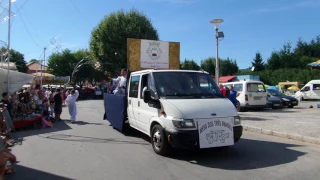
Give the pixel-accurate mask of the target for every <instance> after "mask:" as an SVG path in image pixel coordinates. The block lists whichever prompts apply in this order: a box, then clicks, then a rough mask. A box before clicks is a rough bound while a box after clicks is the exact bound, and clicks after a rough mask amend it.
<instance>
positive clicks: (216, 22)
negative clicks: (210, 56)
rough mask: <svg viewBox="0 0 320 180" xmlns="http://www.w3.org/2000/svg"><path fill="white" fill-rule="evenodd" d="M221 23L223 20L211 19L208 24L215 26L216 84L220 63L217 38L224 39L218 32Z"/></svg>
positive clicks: (221, 33)
mask: <svg viewBox="0 0 320 180" xmlns="http://www.w3.org/2000/svg"><path fill="white" fill-rule="evenodd" d="M222 22H223V19H213V20H211V21H210V23H212V24H214V25H215V31H216V48H217V49H216V53H217V54H216V71H215V76H216V83H219V76H220V63H219V38H224V33H223V32H219V24H220V23H222Z"/></svg>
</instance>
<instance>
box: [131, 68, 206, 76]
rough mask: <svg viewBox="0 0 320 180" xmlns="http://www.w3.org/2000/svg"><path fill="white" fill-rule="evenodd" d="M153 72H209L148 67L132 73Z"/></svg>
mask: <svg viewBox="0 0 320 180" xmlns="http://www.w3.org/2000/svg"><path fill="white" fill-rule="evenodd" d="M151 72H197V73H206V74H209V73H208V72H206V71H194V70H178V69H175V70H172V69H159V70H158V69H147V70H141V71H135V72H132V73H131V75H137V74H145V73H151Z"/></svg>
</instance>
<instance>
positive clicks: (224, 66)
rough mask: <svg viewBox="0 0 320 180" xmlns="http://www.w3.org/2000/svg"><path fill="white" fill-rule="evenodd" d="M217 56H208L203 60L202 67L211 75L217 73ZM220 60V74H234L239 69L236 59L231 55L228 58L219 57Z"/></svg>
mask: <svg viewBox="0 0 320 180" xmlns="http://www.w3.org/2000/svg"><path fill="white" fill-rule="evenodd" d="M215 62H216V58H212V57H210V58H207V59H205V60H202V61H201V68H202V69H203V70H205V71H207V72H208V73H210V74H211V75H215V68H216V63H215ZM219 62H220V75H221V76H228V75H234V74H236V73H237V72H238V71H239V67H238V65H237V62H236V60H232V59H230V58H229V57H228V58H227V59H219Z"/></svg>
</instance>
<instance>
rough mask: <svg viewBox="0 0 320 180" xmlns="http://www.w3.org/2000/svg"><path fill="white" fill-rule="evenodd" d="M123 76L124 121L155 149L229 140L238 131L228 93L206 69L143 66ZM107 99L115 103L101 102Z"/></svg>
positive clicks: (218, 144) (159, 151)
mask: <svg viewBox="0 0 320 180" xmlns="http://www.w3.org/2000/svg"><path fill="white" fill-rule="evenodd" d="M129 76H130V78H129V81H128V93H127V106H126V107H125V108H126V109H127V117H128V121H129V124H130V126H131V127H132V128H135V129H137V130H138V131H141V132H143V133H144V134H146V135H148V136H150V137H151V143H152V147H153V149H154V151H155V152H156V153H157V154H161V155H165V154H167V153H169V152H170V147H174V148H182V149H196V148H212V147H221V146H231V145H234V143H235V142H237V141H238V140H239V139H240V137H241V136H242V126H241V122H240V117H239V115H238V113H237V110H236V108H235V107H234V105H233V104H232V103H231V101H230V100H229V99H227V98H223V97H222V94H221V92H220V89H219V87H218V86H217V85H216V84H215V82H214V81H213V80H212V78H211V76H210V75H209V74H208V73H207V72H203V71H189V70H143V71H136V72H132V73H130V75H129ZM108 96H116V95H107V98H108ZM112 98H118V97H110V99H112ZM106 101H107V100H105V102H106ZM108 104H112V106H114V104H116V103H113V102H106V106H108ZM112 106H111V107H110V108H113V107H112ZM114 111H115V110H114V109H111V110H110V112H107V110H106V113H107V115H106V116H107V117H106V119H108V118H109V117H111V118H113V117H112V115H114V114H111V113H113V112H114ZM121 111H122V110H121V109H119V112H121ZM119 112H114V113H115V115H117V114H116V113H118V114H119ZM108 113H109V114H111V115H108ZM108 116H109V117H108ZM108 120H109V119H108ZM120 120H121V119H120ZM109 121H110V120H109ZM114 124H116V122H114Z"/></svg>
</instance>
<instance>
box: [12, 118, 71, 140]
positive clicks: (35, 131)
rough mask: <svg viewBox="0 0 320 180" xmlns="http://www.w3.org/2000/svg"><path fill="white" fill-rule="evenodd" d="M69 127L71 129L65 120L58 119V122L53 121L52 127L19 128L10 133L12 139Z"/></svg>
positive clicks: (63, 129)
mask: <svg viewBox="0 0 320 180" xmlns="http://www.w3.org/2000/svg"><path fill="white" fill-rule="evenodd" d="M69 129H71V127H70V126H69V125H68V124H67V123H66V121H60V122H56V123H54V124H53V127H52V128H44V129H42V128H41V127H38V128H32V129H24V130H20V131H17V132H15V133H12V137H13V138H14V139H21V138H23V137H28V136H34V135H38V134H46V133H52V132H58V131H65V130H69Z"/></svg>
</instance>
